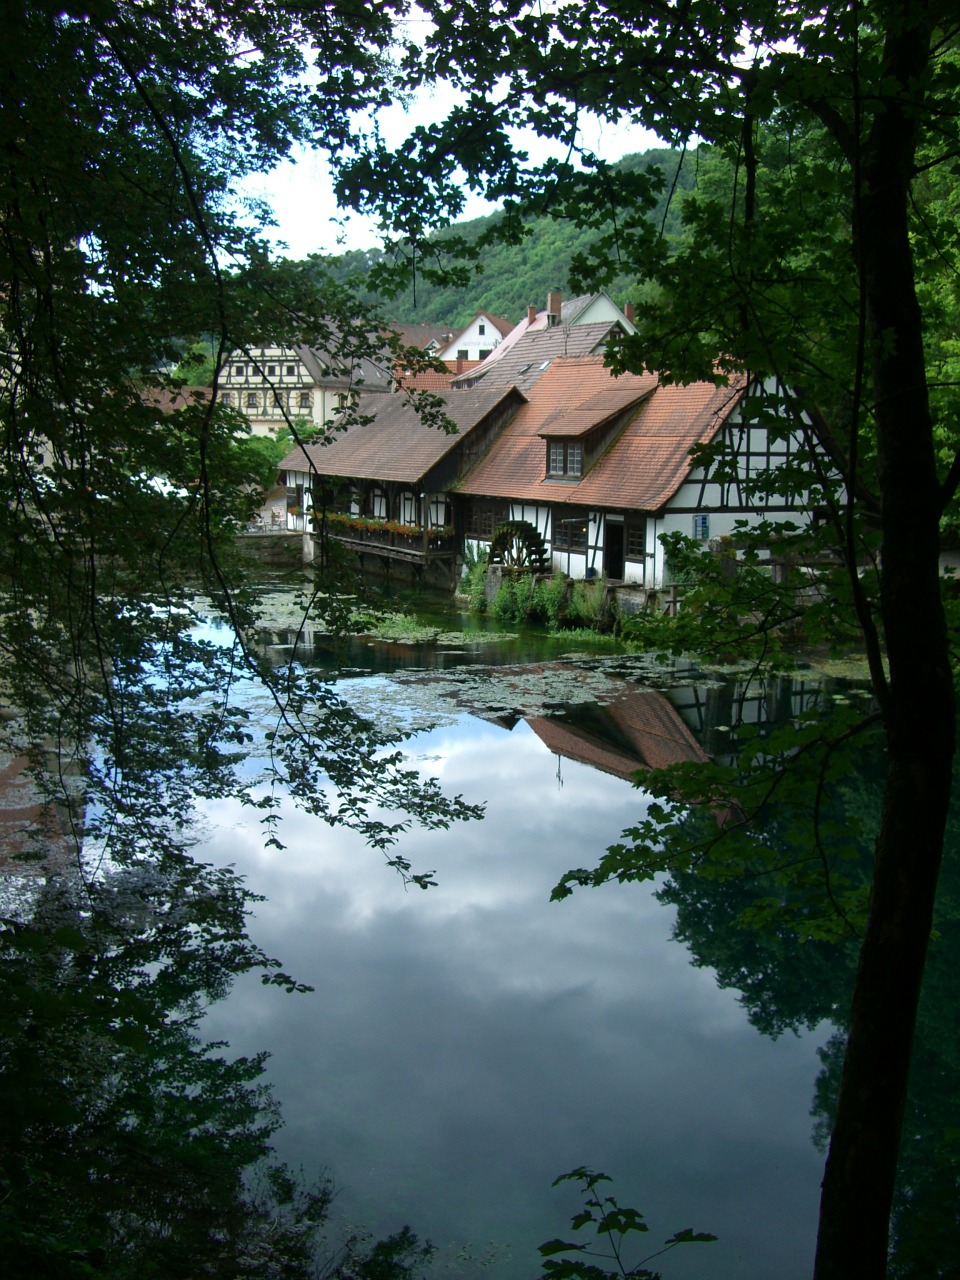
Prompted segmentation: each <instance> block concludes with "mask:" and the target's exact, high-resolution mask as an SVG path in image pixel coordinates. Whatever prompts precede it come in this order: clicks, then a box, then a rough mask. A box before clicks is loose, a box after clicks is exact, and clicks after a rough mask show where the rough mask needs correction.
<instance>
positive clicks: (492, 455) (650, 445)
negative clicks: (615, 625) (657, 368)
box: [460, 355, 743, 511]
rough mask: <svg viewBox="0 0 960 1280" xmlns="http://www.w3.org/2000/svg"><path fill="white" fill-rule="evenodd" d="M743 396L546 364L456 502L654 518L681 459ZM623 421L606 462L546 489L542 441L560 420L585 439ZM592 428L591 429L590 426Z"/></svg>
mask: <svg viewBox="0 0 960 1280" xmlns="http://www.w3.org/2000/svg"><path fill="white" fill-rule="evenodd" d="M742 394H743V383H742V382H738V383H737V384H736V385H732V386H729V387H715V386H714V385H713V384H712V383H707V382H695V383H691V384H690V385H689V386H686V387H682V386H663V385H662V384H661V383H660V381H659V378H658V376H657V375H656V374H653V373H645V374H631V373H625V374H621V375H620V376H619V377H617V378H614V377H613V375H612V374H611V373H610V370H609V369H607V368H606V367H605V366H604V363H603V357H602V356H601V355H593V356H582V357H579V358H574V359H569V358H568V359H558V360H555V361H554V362H553V363H552V364H551V365H550V367H549V369H547V370H546V371H545V372H544V374H543V376H542V377H541V378H540V380H539V381H538V382H537V383H536V385H535V386H534V387H532V388H531V389H530V390H529V391H527V392H526V397H527V403H526V404H524V405H523V406H521V408H520V410H519V412H518V413H517V414H516V416H515V417H514V418H513V420H512V421H511V422H510V423H509V424H508V426H507V427H506V428H505V430H504V431H503V433H502V434H501V435H500V436H499V437H498V438H497V440H496V441H495V442H494V444H493V446H492V448H491V449H490V450H489V452H488V453H487V454H486V455H485V456H484V457H483V458H481V459H480V461H479V462H478V463H477V464H476V466H474V467H472V468H471V469H470V471H469V472H468V473H467V475H466V476H464V478H463V480H462V481H461V485H460V489H461V492H463V493H468V494H475V495H477V496H483V497H491V498H513V499H516V500H520V501H529V502H552V503H562V504H564V505H573V506H591V507H611V508H613V509H614V510H634V511H659V510H660V509H661V508H662V507H663V506H664V504H665V503H666V502H668V501H669V499H670V498H671V497H673V495H674V494H675V493H676V491H677V489H678V488H679V487H680V485H681V484H682V483H683V481H684V480H685V479H686V477H687V475H688V474H689V472H690V466H691V461H690V450H691V449H692V448H693V446H694V445H695V444H699V443H705V442H707V441H709V440H711V439H712V438H713V436H714V435H715V434H716V432H717V431H718V430H719V428H720V427H721V425H722V424H723V422H724V421H725V419H726V417H727V416H728V414H729V413H730V412H731V411H732V410H733V408H734V407H735V406H736V404H737V403H738V402H739V400H740V398H741V396H742ZM631 408H635V410H636V412H635V414H634V415H633V416H632V417H631V418H630V420H629V422H628V423H627V425H626V426H625V427H624V429H623V430H622V432H621V434H620V435H619V436H618V437H617V439H616V440H615V441H614V443H613V444H612V445H611V446H610V448H609V449H608V450H607V452H606V453H605V454H603V456H602V457H601V458H600V459H599V460H598V461H597V462H596V463H595V464H594V465H593V466H592V467H590V469H589V470H588V471H587V472H586V474H585V475H584V476H583V477H582V478H581V479H580V480H577V481H574V480H559V481H558V480H546V479H545V475H546V443H545V437H547V436H549V435H554V434H557V435H559V434H563V433H562V432H560V431H559V430H554V429H553V428H551V427H550V426H549V424H550V423H551V422H552V423H554V424H555V425H556V427H557V428H559V426H560V424H561V423H562V422H563V421H564V419H565V418H566V419H568V420H569V421H570V423H571V426H575V427H576V432H575V434H580V435H582V434H584V433H585V432H589V431H590V430H593V429H594V427H595V426H599V425H601V424H602V423H604V422H610V421H612V420H613V418H615V417H620V416H621V415H628V414H629V411H630V410H631ZM591 421H592V423H593V425H592V426H591Z"/></svg>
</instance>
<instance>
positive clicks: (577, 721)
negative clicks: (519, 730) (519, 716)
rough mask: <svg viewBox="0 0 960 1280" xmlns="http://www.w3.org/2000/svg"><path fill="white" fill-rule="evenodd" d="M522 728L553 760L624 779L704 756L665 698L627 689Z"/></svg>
mask: <svg viewBox="0 0 960 1280" xmlns="http://www.w3.org/2000/svg"><path fill="white" fill-rule="evenodd" d="M527 723H528V724H529V726H530V728H531V729H532V730H533V731H534V733H535V734H536V735H537V737H538V738H539V739H540V740H541V742H543V743H544V745H545V746H546V747H547V748H549V750H550V751H552V752H553V753H554V754H555V755H558V756H564V757H565V758H566V759H567V760H576V761H579V762H580V763H581V764H586V765H589V766H590V767H591V768H593V769H600V770H601V771H602V772H603V773H612V774H614V775H615V776H616V777H618V778H624V779H627V780H629V779H630V778H631V776H632V775H633V774H634V773H636V772H637V771H638V770H641V769H664V768H666V767H667V766H668V765H672V764H679V763H680V762H681V761H683V760H694V761H697V760H699V761H703V760H706V759H707V756H706V753H705V752H704V750H703V748H702V747H701V746H700V744H699V742H697V740H696V738H695V737H694V736H693V734H692V733H691V732H690V730H689V729H688V728H687V726H686V725H685V724H684V722H683V720H682V719H681V718H680V716H679V715H678V714H677V712H676V710H675V709H674V707H673V706H672V705H671V703H670V702H669V701H668V699H667V697H666V696H665V695H664V694H662V693H658V692H657V691H656V690H654V689H637V688H633V689H630V688H626V689H625V690H624V692H623V693H621V694H618V695H617V697H615V698H614V699H613V700H612V701H611V702H608V703H603V704H601V703H584V704H580V705H577V706H572V707H569V708H566V709H565V710H564V713H563V715H562V716H558V717H554V716H528V717H527Z"/></svg>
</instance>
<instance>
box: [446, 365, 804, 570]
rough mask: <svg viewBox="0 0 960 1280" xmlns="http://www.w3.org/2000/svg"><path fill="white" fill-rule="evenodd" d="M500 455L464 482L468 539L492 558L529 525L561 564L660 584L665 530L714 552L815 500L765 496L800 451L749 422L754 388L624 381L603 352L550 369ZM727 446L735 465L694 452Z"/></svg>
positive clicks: (650, 378) (798, 514) (799, 514)
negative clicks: (747, 525) (497, 535)
mask: <svg viewBox="0 0 960 1280" xmlns="http://www.w3.org/2000/svg"><path fill="white" fill-rule="evenodd" d="M524 394H525V403H524V404H523V405H522V406H521V407H520V408H519V410H518V411H517V413H516V414H515V416H514V417H513V419H512V420H511V421H510V423H509V424H508V425H507V427H506V428H505V429H504V431H503V432H502V433H501V434H500V435H499V436H498V437H497V439H496V440H495V441H494V443H493V444H492V446H491V448H490V450H489V452H488V453H487V454H486V455H485V456H484V457H483V458H482V459H480V460H479V461H478V462H477V464H476V465H475V466H474V467H472V468H471V470H470V471H469V472H468V473H467V475H465V476H464V478H463V480H462V482H461V484H460V491H459V492H460V498H461V500H462V501H463V503H464V514H463V525H464V531H465V534H466V537H467V538H468V539H469V540H472V541H473V542H474V543H475V544H476V549H477V550H480V549H482V547H483V544H484V543H486V542H489V541H490V539H491V538H492V537H493V534H494V532H495V530H497V529H498V528H500V527H501V526H503V525H504V524H505V523H507V522H511V523H512V522H517V521H521V522H524V523H525V524H527V525H529V526H531V527H532V529H533V530H535V531H536V534H537V535H538V538H537V542H538V544H539V543H540V541H541V540H542V542H543V543H545V544H546V546H547V548H548V551H549V555H550V562H551V563H552V565H553V567H554V569H558V570H561V571H562V572H564V573H566V574H567V575H568V576H569V577H571V578H584V577H587V578H589V577H594V576H597V577H599V576H601V575H603V576H605V577H607V578H608V579H610V580H612V581H617V582H623V583H628V584H636V585H637V586H642V587H646V588H656V587H660V586H661V585H663V583H664V581H665V565H664V552H663V547H662V545H661V542H660V535H661V534H665V533H672V532H681V533H684V534H686V535H688V536H691V537H694V538H696V539H698V540H699V541H701V542H704V543H706V542H707V541H709V540H710V539H713V538H719V537H723V536H725V535H731V534H733V533H734V531H735V525H736V523H737V522H738V521H741V520H744V519H747V520H757V519H760V518H761V517H762V518H766V519H770V520H773V521H777V520H786V519H793V520H797V519H804V518H805V514H804V511H803V503H802V498H801V497H799V496H790V497H783V498H779V497H776V496H773V495H768V496H767V497H765V498H764V499H762V501H761V500H759V499H758V497H757V494H756V493H755V492H754V491H753V490H752V488H751V481H755V480H756V479H757V478H758V477H759V476H760V475H761V473H764V472H766V471H767V470H768V469H769V468H771V467H772V466H775V465H776V464H777V463H778V462H781V461H787V460H788V458H789V457H790V456H791V453H792V452H795V451H796V448H797V444H796V441H795V440H793V439H791V438H790V437H789V435H788V436H787V437H786V438H783V434H782V433H771V432H769V431H768V430H767V429H766V427H764V426H763V424H762V423H760V422H754V421H748V420H747V418H746V417H745V415H744V413H743V405H744V400H745V397H746V396H747V394H748V387H747V385H746V382H745V381H744V380H739V381H733V382H731V385H729V386H725V387H724V386H721V387H717V386H714V385H713V384H712V383H707V382H698V383H692V384H690V385H688V386H675V385H665V384H664V383H662V382H661V380H660V379H659V377H658V376H657V375H656V374H652V373H646V374H629V373H627V374H621V375H620V376H618V377H613V376H612V374H611V372H610V370H609V369H608V368H606V367H605V366H604V363H603V356H602V355H588V356H578V357H573V358H570V357H567V358H557V359H555V360H552V361H550V362H549V364H548V366H547V367H545V368H544V369H543V370H542V371H541V372H540V376H539V377H538V378H537V380H536V382H535V383H534V384H533V386H531V387H529V388H525V390H524ZM711 443H722V444H723V445H724V447H725V454H726V465H725V466H724V467H723V468H722V469H716V470H711V469H709V468H707V467H705V466H703V465H698V464H697V462H696V461H695V460H694V459H693V458H692V457H691V450H692V449H694V448H696V446H698V445H707V444H711Z"/></svg>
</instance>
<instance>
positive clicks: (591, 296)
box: [464, 289, 635, 385]
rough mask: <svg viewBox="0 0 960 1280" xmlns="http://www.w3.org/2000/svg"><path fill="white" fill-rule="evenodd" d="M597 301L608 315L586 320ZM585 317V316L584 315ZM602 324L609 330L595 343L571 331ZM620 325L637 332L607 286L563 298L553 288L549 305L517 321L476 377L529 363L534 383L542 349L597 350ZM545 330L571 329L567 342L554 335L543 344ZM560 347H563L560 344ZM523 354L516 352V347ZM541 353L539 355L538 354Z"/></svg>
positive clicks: (580, 352)
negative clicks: (503, 363) (573, 296)
mask: <svg viewBox="0 0 960 1280" xmlns="http://www.w3.org/2000/svg"><path fill="white" fill-rule="evenodd" d="M557 302H559V303H560V307H559V311H555V310H553V309H552V308H553V307H555V306H556V303H557ZM595 303H596V304H598V305H597V310H599V311H604V310H605V311H606V312H607V315H606V316H605V317H604V316H601V318H600V319H599V320H591V321H589V323H588V322H587V319H586V317H588V316H589V312H590V309H591V307H593V306H594V304H595ZM581 317H583V319H581ZM600 324H603V325H605V326H606V332H605V333H604V334H603V335H602V336H601V337H599V338H595V339H594V341H593V344H592V345H590V344H589V343H588V340H587V338H586V337H585V336H583V335H582V334H578V335H577V336H575V337H574V336H573V334H572V331H575V330H578V329H588V330H590V331H591V332H596V333H598V332H599V330H598V329H597V328H595V326H598V325H600ZM617 328H619V329H621V330H623V331H624V332H626V333H633V332H635V330H634V326H633V323H632V322H631V321H630V320H629V319H628V318H627V316H626V315H625V314H624V313H623V312H622V311H621V310H620V308H619V307H618V306H617V305H616V303H615V302H614V301H613V299H612V298H611V297H610V295H609V294H608V293H606V291H605V290H603V289H601V290H600V291H599V292H598V293H583V294H580V295H579V296H578V297H576V298H568V299H567V300H566V301H565V302H564V301H562V295H561V293H560V291H559V290H556V289H552V290H551V291H550V293H549V294H548V297H547V306H546V307H545V308H543V310H540V311H535V310H534V308H533V307H531V308H530V309H529V311H528V312H527V315H526V316H525V317H524V318H523V319H522V320H521V321H520V323H519V324H516V325H514V327H513V328H512V329H511V330H510V332H509V333H508V334H506V335H505V336H504V338H503V340H502V342H499V343H498V344H497V345H496V346H495V347H494V349H493V350H492V351H491V352H490V354H489V355H488V356H487V357H486V359H485V360H484V361H483V364H482V365H481V366H480V374H478V375H474V377H475V379H478V378H479V377H480V376H483V377H487V376H488V374H489V373H492V372H493V371H494V369H496V371H497V375H496V376H497V377H498V378H500V377H504V376H506V374H502V373H501V372H500V370H501V369H502V368H503V369H507V368H512V369H513V370H514V371H516V370H518V369H520V368H521V367H522V366H524V365H526V364H530V366H531V367H530V369H529V370H525V373H526V377H527V383H528V384H532V383H533V382H534V381H535V380H536V377H537V376H538V375H537V373H536V370H537V369H538V368H539V367H540V366H541V365H542V364H543V360H544V358H545V356H544V354H543V352H545V351H548V350H549V351H550V352H551V353H552V354H561V355H583V354H585V353H586V352H588V351H594V350H596V349H597V347H598V345H602V343H604V342H606V341H607V340H608V338H609V337H610V335H611V333H613V331H614V330H615V329H617ZM544 332H547V333H552V334H554V335H557V334H559V333H568V334H570V335H571V336H570V337H569V338H568V339H567V341H566V343H565V344H564V342H563V340H562V339H559V338H557V337H556V336H554V337H553V338H552V339H548V340H546V345H545V346H543V345H540V344H542V343H543V342H544V339H543V337H542V335H543V334H544ZM558 346H559V347H561V348H562V349H561V350H558V349H557V348H558ZM518 348H519V349H520V351H521V354H519V355H518V354H517V349H518ZM537 355H539V359H537V358H536V356H537ZM502 361H507V364H506V365H502V364H501V362H502ZM469 384H470V380H467V379H466V378H465V379H464V385H469Z"/></svg>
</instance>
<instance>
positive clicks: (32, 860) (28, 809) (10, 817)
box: [0, 752, 78, 876]
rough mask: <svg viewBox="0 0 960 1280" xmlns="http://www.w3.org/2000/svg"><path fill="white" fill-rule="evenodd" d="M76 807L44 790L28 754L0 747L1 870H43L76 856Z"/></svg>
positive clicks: (19, 873)
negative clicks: (6, 750)
mask: <svg viewBox="0 0 960 1280" xmlns="http://www.w3.org/2000/svg"><path fill="white" fill-rule="evenodd" d="M73 809H74V805H73V803H72V802H68V801H67V800H66V799H65V800H64V801H63V802H58V801H56V800H54V799H52V798H50V797H49V796H45V795H44V794H43V791H42V789H41V787H40V785H39V784H38V782H37V779H36V777H35V776H34V774H33V771H32V770H31V767H30V762H29V760H28V759H27V757H26V756H15V755H11V754H9V753H8V752H0V872H2V873H4V874H6V875H14V876H44V875H46V874H47V873H48V872H50V871H53V870H57V871H62V870H63V869H64V868H65V867H66V866H68V865H70V863H71V862H75V861H76V852H77V831H78V828H77V826H76V814H75V813H74V812H73Z"/></svg>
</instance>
